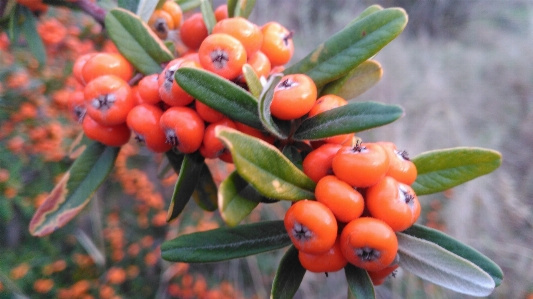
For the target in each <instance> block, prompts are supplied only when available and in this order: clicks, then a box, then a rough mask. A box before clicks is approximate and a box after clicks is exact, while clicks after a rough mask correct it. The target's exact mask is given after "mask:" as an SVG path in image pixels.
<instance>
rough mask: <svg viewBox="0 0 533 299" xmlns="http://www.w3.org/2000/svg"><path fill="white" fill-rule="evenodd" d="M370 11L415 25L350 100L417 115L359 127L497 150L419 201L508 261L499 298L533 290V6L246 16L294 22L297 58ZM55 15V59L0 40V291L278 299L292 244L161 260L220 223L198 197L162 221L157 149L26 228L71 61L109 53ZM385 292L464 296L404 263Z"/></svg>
mask: <svg viewBox="0 0 533 299" xmlns="http://www.w3.org/2000/svg"><path fill="white" fill-rule="evenodd" d="M221 3H222V1H214V5H215V6H218V5H219V4H221ZM372 4H380V5H382V6H383V7H392V6H399V7H403V8H404V9H405V10H406V11H407V13H408V15H409V23H408V25H407V27H406V29H405V31H404V32H403V33H402V34H401V35H400V36H399V37H398V38H397V39H396V40H394V41H393V42H391V43H390V44H389V45H387V46H386V47H385V48H384V49H383V50H382V51H381V52H380V53H379V54H378V55H377V56H376V57H375V58H374V59H376V60H377V61H379V62H380V63H381V65H382V67H383V72H384V75H383V78H382V80H381V82H379V83H378V84H377V85H376V86H374V87H373V88H372V89H371V90H369V91H367V92H366V93H364V94H362V95H361V96H360V97H358V98H357V99H353V101H379V102H384V103H389V104H398V105H401V106H402V107H403V108H404V109H405V112H406V114H405V116H404V117H402V118H401V119H400V120H398V121H396V122H395V123H393V124H391V125H388V126H385V127H383V128H378V129H374V130H371V131H368V132H363V133H361V134H359V136H360V137H362V138H363V140H366V141H384V140H386V141H393V142H395V143H396V144H397V145H398V148H400V149H405V150H407V151H408V152H409V154H410V156H411V157H415V156H416V155H418V154H420V153H422V152H425V151H429V150H433V149H441V148H449V147H457V146H471V147H484V148H490V149H494V150H497V151H499V152H501V153H502V155H503V164H502V166H501V167H500V168H499V169H498V170H497V171H495V172H494V173H491V174H490V175H487V176H484V177H481V178H478V179H476V180H474V181H471V182H468V183H466V184H464V185H462V186H460V187H457V188H454V189H452V190H449V191H447V192H443V193H440V194H435V195H431V196H424V197H421V198H420V200H421V202H422V203H423V206H424V213H423V217H422V218H421V219H420V221H419V222H420V223H422V224H426V225H428V226H431V227H434V228H437V229H440V230H442V231H444V232H446V233H448V234H450V235H452V236H454V237H456V238H457V239H459V240H461V241H462V242H464V243H467V244H469V245H471V246H473V247H474V248H476V249H478V250H479V251H481V252H482V253H484V254H486V255H487V256H489V257H490V258H491V259H493V260H494V261H495V262H496V263H497V264H498V265H500V267H502V269H503V271H504V275H505V277H504V281H503V283H502V285H501V286H499V287H498V288H497V289H496V290H495V292H494V293H493V294H492V295H491V296H490V298H527V299H531V298H533V271H531V269H532V268H533V246H532V245H533V231H532V226H533V215H532V208H531V207H532V206H533V168H532V167H531V165H532V163H533V150H532V148H533V67H532V66H533V1H531V0H449V1H443V0H383V1H366V0H364V1H349V0H332V1H308V0H307V1H306V0H293V1H282V0H271V1H257V4H256V8H255V9H254V12H253V13H252V15H251V16H250V19H251V20H252V21H254V22H255V23H256V24H258V25H262V24H264V23H266V22H268V21H272V20H275V21H278V22H279V23H281V24H283V25H284V26H285V27H287V28H288V29H289V30H292V31H294V33H295V35H294V42H295V48H296V52H295V56H294V58H293V61H297V60H298V59H300V58H303V57H304V56H306V55H307V54H308V53H309V52H310V51H312V50H313V49H314V48H315V47H316V46H317V45H318V44H320V43H321V42H323V41H324V40H326V39H327V38H328V37H329V36H331V35H332V34H334V33H335V32H337V31H338V30H340V29H342V28H343V27H344V26H345V25H346V24H347V23H349V22H350V21H351V20H352V19H353V18H354V17H355V16H357V15H358V14H359V13H360V12H361V11H363V10H364V9H365V8H366V7H367V6H369V5H372ZM52 19H55V20H59V22H60V23H61V24H63V25H64V26H65V28H66V32H65V33H64V34H63V38H62V39H60V40H59V41H55V40H53V38H50V39H49V41H48V42H47V41H46V40H45V45H46V50H47V56H48V62H47V65H46V66H45V67H44V68H39V67H37V65H36V62H35V59H34V58H32V56H31V54H30V53H28V51H27V49H26V48H25V47H24V45H9V43H7V46H6V41H5V37H2V43H1V45H2V47H0V79H1V80H0V81H1V82H2V83H1V84H0V87H1V88H0V96H1V97H0V104H1V105H0V121H1V125H2V130H0V191H1V192H0V298H85V299H89V298H268V297H269V293H270V285H271V283H272V279H273V276H274V273H275V270H276V265H277V261H278V260H279V258H280V257H281V256H282V254H283V251H282V250H281V251H276V252H272V253H266V254H261V255H258V256H253V257H249V258H246V259H240V260H233V261H229V262H223V263H217V264H202V265H186V264H179V263H178V264H170V263H166V262H164V261H161V260H160V257H159V251H158V246H159V245H160V244H161V243H162V241H163V240H164V239H165V238H173V237H175V236H176V235H177V234H179V233H184V232H191V231H196V230H203V229H210V228H213V227H217V226H220V225H223V224H222V221H221V219H220V217H219V216H218V215H217V213H206V212H201V211H200V210H199V209H198V208H197V207H196V206H195V205H194V204H189V205H188V207H187V211H186V212H185V213H184V215H183V217H180V219H179V220H178V221H176V222H173V223H171V224H170V225H167V224H166V223H165V221H164V220H165V217H166V211H165V210H166V208H167V207H168V201H169V198H170V195H171V192H172V186H173V184H174V182H175V180H176V177H175V175H174V176H172V175H168V174H164V173H163V174H162V171H161V168H160V167H159V164H160V161H161V159H162V157H160V156H154V155H153V154H151V153H149V152H148V151H146V150H145V149H144V148H142V147H138V146H136V145H135V144H133V143H130V144H128V145H127V146H125V147H124V148H123V149H122V151H121V153H120V155H119V159H118V161H117V167H116V169H115V170H114V172H113V173H112V175H111V176H110V179H108V180H107V181H106V182H105V183H104V185H103V186H102V187H101V188H100V190H99V191H98V192H97V193H96V195H95V198H94V199H93V200H92V201H91V203H90V204H89V205H88V206H87V207H86V208H85V210H84V212H83V213H82V215H80V216H78V217H77V218H76V219H75V220H74V221H72V222H71V223H70V224H68V225H67V226H65V227H64V228H62V229H60V230H59V231H57V232H55V233H53V234H52V235H51V236H48V237H44V238H40V239H37V238H34V237H32V236H30V235H29V233H28V232H27V227H28V223H29V220H30V219H31V216H32V215H33V212H34V211H35V208H36V207H37V206H38V205H39V204H40V203H41V202H42V200H43V198H45V197H46V196H47V194H48V192H50V190H51V189H52V186H53V185H54V183H55V181H57V178H58V177H59V175H60V174H61V173H62V172H64V171H65V170H66V169H67V168H68V166H69V165H70V163H71V159H70V158H69V156H68V154H69V146H70V144H71V143H72V141H73V140H74V139H75V138H76V136H77V135H78V132H79V127H77V125H76V124H74V123H72V121H71V120H70V119H69V116H68V115H66V114H65V113H64V109H62V107H63V106H64V102H65V101H66V100H65V97H68V94H69V92H72V90H73V89H74V86H73V83H72V82H70V81H69V74H70V70H71V68H72V61H73V59H75V57H77V56H79V55H81V54H83V52H90V51H93V50H95V49H97V50H101V49H105V48H106V47H110V46H109V45H108V44H107V43H106V42H105V41H104V40H103V39H102V34H101V28H100V27H99V26H98V25H96V24H95V23H94V21H93V20H92V19H90V18H89V17H86V16H84V15H83V14H80V13H76V14H72V13H71V12H69V11H66V10H58V9H55V8H50V9H49V11H48V12H47V13H46V14H44V15H42V16H41V19H40V22H42V23H45V21H48V22H52V21H51V20H52ZM48 26H49V27H46V28H49V29H48V31H52V29H50V28H58V25H57V24H56V25H55V26H56V27H54V24H48ZM43 28H44V26H43ZM44 31H46V30H44V29H43V32H44ZM43 39H44V36H43ZM229 170H231V169H225V168H222V169H221V171H220V173H215V177H217V176H218V178H220V177H221V176H223V175H224V172H227V171H229ZM285 208H286V206H284V205H283V204H281V205H266V206H263V207H262V208H260V209H257V210H256V211H254V213H253V214H252V215H250V216H249V218H248V219H247V220H246V221H248V222H252V221H257V220H259V219H281V218H282V217H283V214H284V210H285ZM377 290H378V294H379V296H380V298H465V296H464V295H459V294H456V293H453V292H450V291H447V290H445V289H442V288H440V287H437V286H435V285H432V284H430V283H427V282H424V281H422V280H419V279H418V278H416V277H414V276H411V275H409V274H408V273H406V272H404V271H401V270H400V271H399V272H398V275H397V276H396V278H395V279H389V281H388V282H387V283H386V284H385V285H383V286H380V287H378V288H377ZM208 296H212V297H208ZM295 298H335V299H336V298H346V282H345V280H344V278H343V273H342V272H337V273H331V274H330V275H329V277H325V275H323V274H312V273H307V274H306V276H305V278H304V282H303V283H302V286H301V287H300V290H299V291H298V293H297V295H296V297H295Z"/></svg>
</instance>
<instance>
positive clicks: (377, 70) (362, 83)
mask: <svg viewBox="0 0 533 299" xmlns="http://www.w3.org/2000/svg"><path fill="white" fill-rule="evenodd" d="M382 75H383V69H382V68H381V65H380V64H379V62H377V61H375V60H367V61H365V62H363V63H361V64H360V65H358V66H357V67H356V68H355V69H353V70H351V71H350V72H349V73H348V74H347V75H345V76H343V77H341V78H339V79H337V80H335V81H333V82H330V83H328V84H327V85H326V86H325V87H324V89H323V90H322V91H321V94H322V95H326V94H334V95H337V96H339V97H341V98H343V99H345V100H351V99H354V98H356V97H358V96H359V95H361V94H362V93H364V92H365V91H367V90H369V89H370V88H371V87H372V86H374V85H376V83H378V82H379V80H380V79H381V76H382Z"/></svg>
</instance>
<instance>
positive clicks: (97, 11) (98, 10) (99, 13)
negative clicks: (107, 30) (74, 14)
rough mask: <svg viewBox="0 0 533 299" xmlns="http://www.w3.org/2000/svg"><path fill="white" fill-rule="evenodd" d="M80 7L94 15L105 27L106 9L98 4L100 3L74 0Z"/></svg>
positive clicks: (88, 0)
mask: <svg viewBox="0 0 533 299" xmlns="http://www.w3.org/2000/svg"><path fill="white" fill-rule="evenodd" d="M74 3H75V4H76V5H78V7H79V8H80V9H81V10H83V11H84V12H85V13H87V14H88V15H90V16H91V17H93V19H95V20H96V21H97V22H98V23H100V25H102V26H103V27H105V24H104V19H105V14H106V11H105V9H103V8H102V7H100V6H98V4H96V3H94V2H92V1H90V0H77V1H76V2H74Z"/></svg>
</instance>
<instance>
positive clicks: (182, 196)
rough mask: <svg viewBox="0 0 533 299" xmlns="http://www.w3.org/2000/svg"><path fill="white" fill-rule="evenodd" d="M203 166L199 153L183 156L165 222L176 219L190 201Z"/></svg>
mask: <svg viewBox="0 0 533 299" xmlns="http://www.w3.org/2000/svg"><path fill="white" fill-rule="evenodd" d="M204 164H205V163H204V159H203V157H202V156H201V155H200V154H199V153H193V154H188V155H185V158H184V159H183V163H182V164H181V169H180V172H179V176H178V181H177V182H176V185H175V186H174V193H173V194H172V200H171V202H170V206H169V208H168V214H167V222H168V221H171V220H173V219H175V218H177V217H178V216H179V215H180V214H181V212H182V211H183V209H184V208H185V205H186V204H187V203H188V202H189V200H190V199H191V196H192V194H193V192H194V189H195V188H196V184H197V183H198V180H199V177H200V174H201V173H202V168H203V166H204Z"/></svg>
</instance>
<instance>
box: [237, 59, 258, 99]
mask: <svg viewBox="0 0 533 299" xmlns="http://www.w3.org/2000/svg"><path fill="white" fill-rule="evenodd" d="M242 75H243V76H244V79H245V80H246V85H247V86H248V89H249V90H250V93H251V94H252V95H253V96H254V97H255V98H259V97H260V96H261V92H262V91H263V85H261V81H260V80H259V78H258V77H257V74H256V73H255V71H254V69H253V68H252V66H251V65H249V64H248V63H246V64H244V66H243V67H242Z"/></svg>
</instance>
